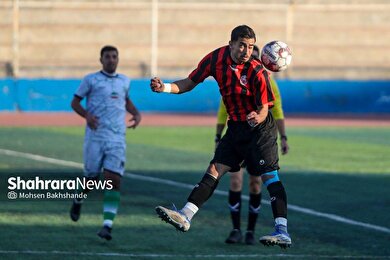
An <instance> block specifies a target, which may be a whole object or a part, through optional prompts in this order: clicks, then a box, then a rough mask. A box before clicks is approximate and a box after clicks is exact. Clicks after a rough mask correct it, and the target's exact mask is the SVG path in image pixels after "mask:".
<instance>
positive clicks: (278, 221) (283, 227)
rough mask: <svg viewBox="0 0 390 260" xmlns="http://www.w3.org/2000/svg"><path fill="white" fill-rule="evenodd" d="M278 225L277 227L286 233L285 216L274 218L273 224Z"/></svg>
mask: <svg viewBox="0 0 390 260" xmlns="http://www.w3.org/2000/svg"><path fill="white" fill-rule="evenodd" d="M276 225H280V226H279V229H280V230H282V231H284V232H286V233H287V219H286V218H280V217H279V218H275V226H276Z"/></svg>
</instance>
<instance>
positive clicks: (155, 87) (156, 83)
mask: <svg viewBox="0 0 390 260" xmlns="http://www.w3.org/2000/svg"><path fill="white" fill-rule="evenodd" d="M150 88H151V89H152V91H153V92H157V93H161V92H163V91H164V83H163V81H162V80H161V79H160V78H159V77H154V78H152V79H151V80H150Z"/></svg>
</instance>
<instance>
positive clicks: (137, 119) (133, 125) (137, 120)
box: [127, 114, 141, 129]
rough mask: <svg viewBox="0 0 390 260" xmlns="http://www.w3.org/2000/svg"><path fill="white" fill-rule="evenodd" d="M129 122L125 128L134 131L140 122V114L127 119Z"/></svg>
mask: <svg viewBox="0 0 390 260" xmlns="http://www.w3.org/2000/svg"><path fill="white" fill-rule="evenodd" d="M129 122H130V125H128V126H127V128H133V129H135V128H136V127H137V126H138V125H139V123H140V122H141V115H140V114H136V115H133V117H132V118H130V119H129Z"/></svg>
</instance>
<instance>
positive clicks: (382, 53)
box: [0, 0, 390, 79]
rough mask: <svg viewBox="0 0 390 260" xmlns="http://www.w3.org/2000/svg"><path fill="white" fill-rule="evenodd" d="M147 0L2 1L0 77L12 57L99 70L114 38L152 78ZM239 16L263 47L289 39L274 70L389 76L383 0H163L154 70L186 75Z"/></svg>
mask: <svg viewBox="0 0 390 260" xmlns="http://www.w3.org/2000/svg"><path fill="white" fill-rule="evenodd" d="M14 2H19V12H18V13H17V14H16V15H15V12H14V9H13V3H14ZM155 2H157V1H155ZM152 3H153V1H152V0H139V1H96V0H95V1H81V0H69V1H65V0H62V1H60V0H56V1H45V0H43V1H34V0H29V1H27V0H19V1H16V0H15V1H12V0H2V1H1V2H0V17H1V19H0V31H1V34H0V77H6V76H11V75H12V74H13V73H15V71H14V67H13V66H12V64H19V66H18V68H19V69H18V75H17V76H19V77H30V78H31V77H32V78H34V77H45V78H47V77H56V78H78V77H81V76H82V75H84V74H85V73H87V72H90V71H91V70H94V69H98V66H97V65H98V64H97V63H96V53H97V52H98V51H99V49H100V48H101V46H102V45H104V44H113V45H116V46H118V47H119V49H120V58H121V61H120V63H121V71H122V72H124V73H126V74H128V75H129V76H131V77H149V76H150V73H151V66H152V61H151V60H152V48H151V46H152V38H153V36H152V19H151V17H152V14H153V5H152ZM238 10H239V12H238ZM15 17H16V18H15ZM15 19H16V20H17V21H18V22H19V26H18V27H17V28H18V34H14V31H15V29H14V28H15V27H14V26H13V25H14V21H15ZM237 24H248V25H250V26H251V27H252V28H254V29H255V31H256V32H257V35H258V41H257V43H258V44H259V45H260V46H261V45H263V44H265V43H266V42H268V41H271V40H274V39H278V40H282V41H285V42H287V43H288V44H289V45H290V46H291V48H292V51H293V65H292V66H291V68H290V69H288V70H287V71H286V72H283V73H279V74H278V75H277V76H278V77H279V78H295V79H306V78H309V79H336V78H337V79H389V78H390V52H389V51H387V50H388V49H390V3H389V1H387V0H326V1H325V0H296V1H288V0H281V1H277V2H276V1H275V3H272V4H270V3H269V1H266V0H260V1H259V0H242V1H233V0H230V1H229V0H225V1H223V2H217V1H205V0H202V1H189V0H187V1H178V0H175V1H173V0H171V1H165V0H160V1H158V26H157V29H158V37H157V39H158V42H157V49H158V52H156V55H157V56H156V57H157V60H156V62H157V66H158V74H159V75H160V76H162V77H171V78H175V77H181V76H185V75H187V74H188V72H189V71H191V70H192V68H193V67H194V65H195V64H196V62H197V61H199V59H200V58H202V56H203V55H204V54H205V52H207V51H210V50H212V49H213V48H216V47H218V46H220V45H221V44H224V43H227V42H228V41H229V38H228V37H227V36H228V35H229V34H228V33H227V32H230V30H231V29H232V28H233V27H234V26H235V25H237Z"/></svg>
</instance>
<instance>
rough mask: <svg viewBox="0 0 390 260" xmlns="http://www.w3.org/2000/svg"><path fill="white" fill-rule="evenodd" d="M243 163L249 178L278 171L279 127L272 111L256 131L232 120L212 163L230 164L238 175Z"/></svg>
mask: <svg viewBox="0 0 390 260" xmlns="http://www.w3.org/2000/svg"><path fill="white" fill-rule="evenodd" d="M244 160H245V162H246V167H247V171H248V173H249V174H250V175H255V176H259V175H261V174H263V173H267V172H271V171H274V170H278V169H279V164H278V162H279V155H278V144H277V128H276V123H275V120H274V119H273V117H272V114H271V113H270V112H269V113H268V116H267V118H266V119H265V120H264V122H262V123H261V124H259V125H258V126H256V127H254V128H252V127H251V126H249V124H248V123H247V122H246V121H245V122H234V121H231V120H229V121H228V129H227V131H226V134H225V135H224V136H223V137H222V139H221V141H220V143H219V144H218V147H217V149H216V151H215V154H214V158H213V159H212V160H211V163H221V164H224V165H227V166H229V167H231V170H230V171H231V172H236V171H238V170H240V165H241V163H242V162H243V161H244Z"/></svg>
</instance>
